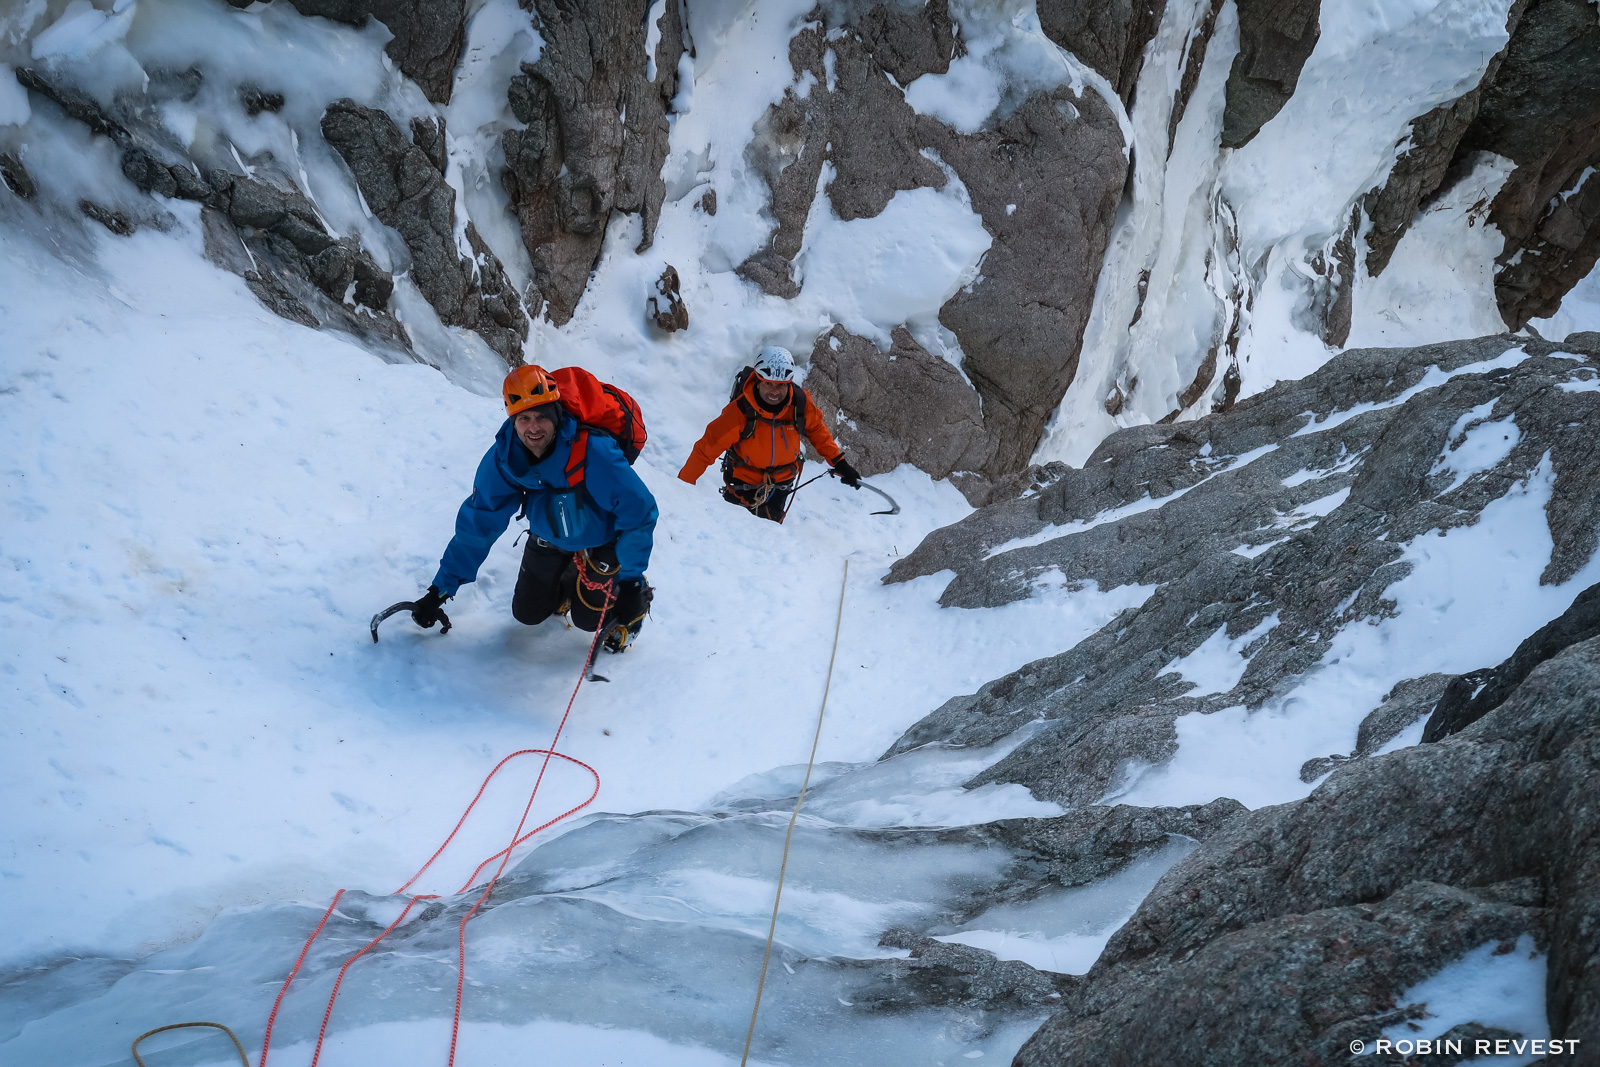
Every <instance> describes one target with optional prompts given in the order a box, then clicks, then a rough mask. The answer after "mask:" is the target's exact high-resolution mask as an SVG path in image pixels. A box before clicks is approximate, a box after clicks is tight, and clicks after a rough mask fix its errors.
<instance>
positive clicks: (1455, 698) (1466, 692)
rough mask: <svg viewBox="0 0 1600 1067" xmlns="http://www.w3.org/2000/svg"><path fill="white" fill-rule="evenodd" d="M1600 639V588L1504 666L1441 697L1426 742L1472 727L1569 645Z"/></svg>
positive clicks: (1471, 678) (1531, 638)
mask: <svg viewBox="0 0 1600 1067" xmlns="http://www.w3.org/2000/svg"><path fill="white" fill-rule="evenodd" d="M1593 637H1600V585H1592V586H1590V587H1589V588H1588V589H1585V590H1584V591H1583V592H1581V593H1579V594H1578V596H1577V598H1576V599H1574V600H1573V602H1572V605H1571V606H1570V607H1569V608H1567V610H1566V611H1564V612H1562V613H1561V614H1560V615H1559V616H1557V617H1556V618H1554V619H1552V620H1551V621H1550V622H1548V623H1546V624H1545V625H1544V626H1541V627H1540V628H1539V629H1538V630H1536V631H1534V632H1533V634H1531V635H1530V636H1529V637H1528V639H1527V640H1525V641H1523V642H1522V643H1521V644H1520V645H1518V646H1517V650H1516V651H1515V652H1513V653H1512V654H1511V655H1510V656H1509V657H1507V659H1506V661H1505V662H1504V663H1501V664H1500V665H1499V666H1497V667H1495V668H1493V669H1492V670H1482V671H1476V672H1473V674H1471V675H1463V676H1462V677H1461V679H1460V684H1453V685H1451V686H1450V687H1449V688H1447V689H1445V690H1444V692H1443V693H1441V694H1440V697H1439V699H1438V702H1437V704H1436V705H1435V706H1434V708H1433V713H1432V715H1431V717H1430V718H1429V719H1428V727H1427V729H1426V730H1425V731H1423V734H1422V739H1423V740H1424V741H1439V740H1443V739H1444V738H1446V737H1449V736H1450V735H1451V734H1454V733H1459V732H1460V731H1462V730H1464V729H1466V728H1467V727H1468V726H1471V725H1472V724H1473V723H1475V722H1477V721H1478V720H1479V719H1481V718H1483V717H1484V716H1485V715H1487V714H1489V712H1491V711H1493V710H1494V709H1495V708H1498V707H1499V706H1500V705H1501V704H1502V703H1504V702H1505V700H1506V698H1507V697H1509V696H1510V695H1511V694H1512V692H1514V691H1515V690H1516V688H1517V686H1519V685H1521V684H1522V681H1523V679H1525V678H1527V677H1528V675H1529V673H1531V672H1532V671H1533V669H1534V668H1535V667H1537V666H1538V665H1539V664H1541V663H1543V662H1544V661H1545V660H1547V659H1550V658H1551V657H1552V656H1555V655H1557V654H1558V653H1560V652H1561V651H1562V650H1563V649H1565V648H1567V647H1568V646H1569V645H1575V644H1577V643H1578V642H1580V641H1587V640H1589V639H1590V638H1593Z"/></svg>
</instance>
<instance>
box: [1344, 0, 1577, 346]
mask: <svg viewBox="0 0 1600 1067" xmlns="http://www.w3.org/2000/svg"><path fill="white" fill-rule="evenodd" d="M1506 30H1507V32H1508V33H1509V34H1510V40H1509V42H1508V43H1507V45H1506V47H1505V48H1504V49H1503V50H1502V51H1501V52H1500V53H1499V54H1498V55H1496V56H1495V57H1494V58H1493V59H1491V60H1490V62H1489V65H1488V68H1487V70H1486V71H1485V73H1484V76H1483V79H1482V80H1481V81H1480V83H1479V84H1478V85H1477V86H1476V87H1474V88H1473V89H1472V90H1471V91H1469V92H1468V93H1466V94H1465V95H1463V96H1461V97H1459V98H1458V99H1456V100H1454V101H1451V102H1450V103H1448V104H1444V105H1441V106H1439V107H1437V108H1435V109H1433V110H1432V111H1430V112H1428V113H1427V114H1425V115H1421V116H1419V117H1418V118H1416V119H1414V120H1412V123H1411V131H1410V136H1409V138H1408V144H1407V147H1406V150H1405V151H1404V152H1403V153H1402V154H1401V156H1400V158H1399V159H1398V160H1397V161H1396V163H1395V166H1394V168H1393V170H1392V171H1391V173H1390V175H1389V178H1388V180H1387V181H1386V182H1385V184H1384V185H1383V186H1382V187H1381V188H1378V189H1374V190H1373V191H1372V192H1371V193H1369V194H1368V195H1367V197H1366V198H1365V200H1364V201H1363V206H1364V208H1365V210H1366V212H1367V214H1368V215H1369V216H1370V218H1371V220H1372V224H1371V226H1370V228H1369V230H1368V235H1367V246H1368V252H1367V256H1366V264H1367V270H1368V272H1369V273H1371V274H1373V275H1376V274H1379V273H1381V272H1382V271H1383V269H1384V268H1385V267H1386V266H1387V265H1388V262H1389V258H1390V256H1391V255H1392V254H1393V252H1394V248H1395V245H1396V244H1398V243H1399V240H1400V238H1401V237H1402V236H1403V235H1404V234H1405V232H1406V229H1407V228H1408V227H1409V226H1410V224H1411V220H1412V219H1413V218H1414V217H1415V214H1416V211H1417V209H1418V207H1419V206H1422V207H1425V206H1426V205H1427V203H1428V201H1429V199H1430V198H1432V197H1435V196H1437V195H1440V194H1441V193H1443V192H1444V191H1446V190H1448V189H1449V187H1450V185H1451V184H1452V183H1453V181H1454V180H1455V178H1457V177H1459V176H1461V175H1463V174H1465V173H1466V172H1468V171H1469V170H1471V167H1472V164H1473V161H1474V159H1475V158H1476V153H1479V152H1492V153H1494V154H1496V155H1499V156H1503V157H1505V158H1506V159H1509V160H1511V161H1512V162H1513V163H1515V164H1516V167H1515V169H1514V170H1513V171H1512V173H1511V175H1510V176H1509V177H1508V178H1507V179H1506V182H1505V184H1504V185H1503V186H1502V187H1501V189H1500V192H1499V193H1498V194H1497V195H1496V196H1495V199H1494V201H1493V203H1492V204H1490V205H1489V213H1488V215H1489V221H1490V222H1492V223H1494V224H1495V225H1496V226H1497V227H1498V228H1499V230H1500V232H1501V233H1502V234H1503V235H1504V236H1505V244H1504V247H1503V249H1502V251H1501V253H1500V255H1499V256H1498V257H1497V258H1496V262H1497V264H1498V265H1499V267H1498V270H1497V271H1496V274H1495V297H1496V300H1497V301H1498V303H1499V306H1500V313H1501V317H1502V318H1504V319H1505V321H1506V325H1507V326H1509V327H1510V328H1511V329H1513V330H1515V329H1520V328H1521V327H1522V326H1523V325H1524V324H1526V323H1527V321H1528V320H1529V319H1530V318H1537V317H1542V316H1546V315H1550V314H1553V313H1554V312H1555V310H1556V309H1557V308H1558V307H1559V306H1560V302H1561V298H1562V297H1563V296H1565V295H1566V293H1567V292H1568V290H1570V289H1571V288H1572V286H1574V285H1575V284H1577V282H1578V281H1579V280H1580V279H1582V278H1583V277H1584V276H1586V275H1587V274H1588V273H1589V271H1590V270H1592V269H1593V267H1594V264H1595V262H1596V259H1597V258H1600V181H1597V180H1595V179H1594V177H1593V174H1594V168H1595V166H1596V165H1597V164H1600V23H1597V22H1596V19H1595V14H1594V5H1593V4H1592V3H1589V2H1588V0H1516V2H1514V3H1513V4H1512V5H1511V7H1510V11H1509V14H1508V18H1507V22H1506Z"/></svg>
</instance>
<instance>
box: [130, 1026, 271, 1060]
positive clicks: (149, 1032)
mask: <svg viewBox="0 0 1600 1067" xmlns="http://www.w3.org/2000/svg"><path fill="white" fill-rule="evenodd" d="M191 1026H209V1027H212V1028H214V1029H217V1030H221V1031H222V1032H223V1033H225V1034H227V1035H228V1040H229V1041H232V1042H233V1048H234V1051H235V1052H237V1053H239V1061H240V1062H241V1063H243V1064H244V1067H250V1060H249V1058H248V1057H247V1056H245V1054H244V1046H243V1045H241V1044H239V1039H238V1038H237V1037H236V1036H234V1033H233V1031H232V1030H229V1029H228V1028H227V1027H226V1026H223V1025H222V1024H221V1023H172V1024H170V1025H168V1026H158V1027H156V1028H155V1029H154V1030H146V1031H145V1032H144V1033H142V1034H140V1035H139V1036H138V1037H136V1038H134V1039H133V1062H134V1063H137V1064H138V1065H139V1067H145V1064H144V1060H142V1059H141V1058H140V1057H139V1042H141V1041H143V1040H144V1039H145V1038H147V1037H154V1036H155V1035H156V1034H160V1033H165V1032H166V1031H168V1030H183V1029H186V1028H188V1027H191Z"/></svg>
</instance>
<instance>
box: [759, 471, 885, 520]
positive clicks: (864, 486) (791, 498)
mask: <svg viewBox="0 0 1600 1067" xmlns="http://www.w3.org/2000/svg"><path fill="white" fill-rule="evenodd" d="M829 476H832V477H834V478H837V477H839V472H838V471H836V470H834V469H833V468H832V467H829V468H828V469H827V470H825V471H823V472H822V473H821V474H818V475H816V476H815V477H812V478H807V479H806V480H805V481H803V482H801V483H800V484H799V485H797V486H795V488H794V493H790V494H789V506H790V507H792V506H794V496H795V493H798V492H800V490H802V489H804V488H805V487H806V486H808V485H810V484H811V483H812V482H814V481H816V480H817V478H824V477H829ZM850 488H852V489H870V490H872V491H873V492H874V493H877V494H878V495H879V496H881V497H883V499H885V500H887V501H888V502H889V510H888V511H870V512H868V513H867V514H869V515H898V514H900V505H899V504H897V503H895V500H894V497H892V496H890V495H889V494H888V493H885V492H884V491H883V490H882V489H879V488H878V487H877V486H875V485H868V484H867V483H866V482H857V483H856V484H855V485H852V486H851V487H850ZM784 513H785V514H786V515H787V514H788V511H787V509H785V512H784Z"/></svg>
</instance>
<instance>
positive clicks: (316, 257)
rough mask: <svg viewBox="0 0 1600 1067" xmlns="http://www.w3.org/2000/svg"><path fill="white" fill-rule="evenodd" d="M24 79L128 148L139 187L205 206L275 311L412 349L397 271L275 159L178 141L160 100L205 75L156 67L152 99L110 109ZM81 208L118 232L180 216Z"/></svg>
mask: <svg viewBox="0 0 1600 1067" xmlns="http://www.w3.org/2000/svg"><path fill="white" fill-rule="evenodd" d="M17 80H18V81H19V82H20V83H21V84H22V85H23V86H24V87H26V88H27V89H29V90H30V91H32V92H34V93H37V94H39V95H40V96H42V97H44V98H45V99H46V100H49V101H50V102H51V103H53V104H54V105H55V106H57V107H58V108H60V109H61V111H62V113H63V114H65V115H66V116H67V117H68V118H71V119H74V120H76V121H78V122H81V123H83V124H84V125H85V126H87V127H88V128H89V129H90V130H91V131H92V132H94V133H96V134H100V135H102V136H104V137H107V138H109V139H110V140H111V141H112V142H113V143H115V144H116V145H117V146H118V147H119V148H121V149H122V156H121V168H122V173H123V176H124V177H126V178H127V179H128V180H129V181H130V182H132V183H133V185H134V186H135V187H136V188H138V189H140V190H142V191H144V192H147V193H153V194H155V195H157V196H161V197H167V198H170V199H179V200H194V201H199V202H200V203H202V204H203V205H205V208H206V210H205V211H204V212H203V213H202V217H201V221H202V229H203V231H204V237H205V247H206V253H207V255H208V257H209V258H211V259H212V260H213V261H214V262H216V263H217V264H218V265H219V266H222V267H224V268H225V269H227V270H231V271H233V272H234V273H236V274H238V275H240V276H241V277H242V278H243V279H244V281H245V284H246V285H248V286H249V287H250V290H251V292H253V293H254V294H255V295H256V297H257V298H258V299H259V300H260V301H261V302H262V303H263V304H264V305H265V306H266V307H267V308H269V309H270V310H271V311H272V312H273V313H274V314H277V315H280V316H282V317H284V318H286V319H289V320H291V321H294V322H298V323H300V324H301V325H303V326H310V327H313V328H320V327H328V328H332V329H337V330H341V331H344V332H346V333H350V334H353V335H355V336H357V337H360V338H363V339H366V340H370V341H373V342H375V343H377V344H379V345H380V346H381V347H383V348H386V349H398V350H400V351H403V352H409V351H410V349H411V342H410V340H409V339H408V338H407V336H406V334H405V331H404V330H403V329H402V328H401V327H400V324H399V323H398V322H396V321H395V320H394V318H393V316H391V315H390V314H388V312H387V308H388V305H389V297H390V295H391V294H392V292H393V290H394V281H393V279H392V278H391V277H390V275H389V273H388V271H386V270H384V269H383V268H382V267H380V266H379V265H378V263H377V261H376V260H374V259H373V257H372V255H371V253H369V252H368V251H367V250H366V249H364V248H363V247H361V244H360V241H359V240H358V239H357V238H356V237H354V236H353V235H346V236H343V237H335V236H334V235H332V234H331V233H329V232H328V229H327V227H326V226H325V225H324V223H323V221H322V216H321V214H320V213H319V212H318V211H317V209H316V205H314V204H313V203H312V202H311V201H310V200H309V199H307V197H306V196H305V194H303V193H302V192H300V190H299V189H298V188H297V187H296V185H295V184H294V182H293V180H292V179H291V178H290V177H289V175H288V174H287V173H286V172H285V171H284V170H283V168H282V167H281V166H280V165H277V163H276V161H274V160H272V159H270V158H263V159H260V160H258V165H257V166H256V168H255V169H256V171H257V173H258V174H260V175H261V177H247V176H245V175H242V174H236V173H233V172H231V171H228V170H224V169H221V168H219V167H213V166H210V165H202V163H201V162H197V161H196V160H195V159H192V158H190V157H189V156H188V155H186V154H185V152H184V150H183V148H182V146H180V145H178V144H177V143H176V142H175V141H173V139H172V137H171V135H170V133H169V132H167V131H166V130H165V128H164V127H163V125H162V123H161V120H160V117H159V105H160V104H162V103H163V102H166V101H169V100H178V101H186V100H190V99H193V98H194V96H195V95H196V94H197V93H198V91H199V89H200V86H201V84H202V82H203V75H202V74H201V72H200V71H199V70H198V69H194V68H191V69H188V70H183V71H167V72H157V74H156V75H153V76H152V77H151V78H150V81H149V85H148V86H147V90H146V94H145V96H144V97H142V98H135V97H130V96H127V95H124V96H123V97H120V98H119V99H118V101H117V106H116V107H115V108H114V109H112V110H111V111H108V110H107V109H105V108H102V107H101V106H100V105H99V104H98V103H97V102H96V101H95V100H94V99H93V98H92V97H90V96H88V95H87V94H85V93H83V92H81V91H79V90H77V89H74V88H73V87H71V86H70V85H64V84H59V83H57V82H55V81H52V80H51V79H50V78H47V77H46V76H44V75H43V74H41V73H40V72H38V71H36V70H32V69H28V68H24V69H21V70H19V71H17ZM270 102H271V101H270V100H269V101H267V103H270ZM279 102H280V104H281V99H280V101H279ZM18 167H19V168H20V164H18ZM18 173H19V174H21V176H22V178H24V179H25V178H26V177H27V175H26V172H25V171H20V170H19V171H18ZM269 179H270V180H269ZM30 188H31V185H30ZM79 210H80V211H82V213H83V214H84V215H85V216H86V217H88V218H91V219H93V220H95V221H96V222H99V223H100V224H101V225H103V226H105V227H106V228H107V229H108V230H110V231H111V232H112V233H118V234H127V233H131V232H132V231H133V230H134V229H135V228H136V227H137V226H139V225H142V224H153V225H156V226H158V227H161V228H165V227H166V226H168V225H170V224H171V221H172V220H171V218H170V216H167V215H166V213H164V212H162V213H160V214H159V215H155V216H151V215H150V213H149V212H145V213H143V215H142V216H140V217H134V216H133V215H131V214H130V213H129V212H127V211H122V210H117V209H113V208H110V207H106V206H105V205H101V204H95V203H91V202H89V201H87V200H85V201H83V202H82V203H81V204H80V205H79Z"/></svg>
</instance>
